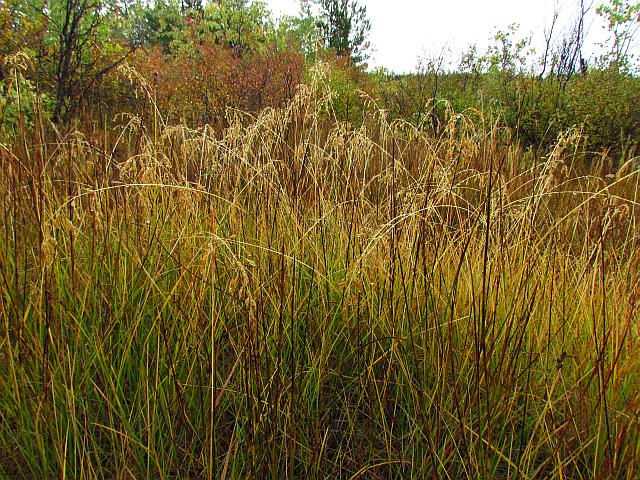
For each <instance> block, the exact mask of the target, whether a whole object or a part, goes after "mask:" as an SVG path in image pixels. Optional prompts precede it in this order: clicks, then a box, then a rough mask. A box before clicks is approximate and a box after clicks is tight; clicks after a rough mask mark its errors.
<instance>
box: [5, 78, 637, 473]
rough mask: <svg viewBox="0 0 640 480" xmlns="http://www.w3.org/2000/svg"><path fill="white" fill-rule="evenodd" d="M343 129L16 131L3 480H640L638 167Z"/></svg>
mask: <svg viewBox="0 0 640 480" xmlns="http://www.w3.org/2000/svg"><path fill="white" fill-rule="evenodd" d="M331 105H332V103H331V95H330V93H329V92H327V91H325V90H323V88H322V86H321V83H314V82H311V83H310V84H308V85H303V86H301V87H300V89H299V90H298V93H297V94H296V96H295V97H294V98H293V100H292V101H290V102H289V103H288V104H287V105H286V106H285V107H283V108H279V109H273V108H267V109H265V110H262V111H261V112H260V113H256V114H247V113H242V112H240V111H237V110H229V111H228V118H227V126H226V127H225V128H224V129H223V130H221V131H216V130H214V129H213V128H211V127H209V126H204V127H201V128H189V127H187V126H184V125H169V124H165V122H164V121H163V119H162V117H161V116H160V115H159V112H157V111H155V110H150V111H149V112H148V114H147V115H141V116H133V115H129V116H125V115H122V116H119V117H117V122H115V123H113V120H112V119H110V118H108V117H107V116H106V115H105V117H104V118H102V119H101V120H99V121H95V122H94V123H90V122H88V123H84V124H82V127H79V128H78V129H76V130H71V131H69V132H62V131H60V132H57V131H56V129H55V128H53V127H52V125H50V124H48V123H47V121H46V120H45V119H44V118H40V117H38V116H37V115H36V117H35V119H34V120H33V122H32V124H31V125H30V126H29V125H26V123H24V122H22V123H20V122H18V123H19V125H20V128H19V131H18V132H17V134H16V135H14V136H11V137H6V138H5V139H4V141H3V143H2V145H0V169H1V172H0V195H1V198H2V202H1V207H0V236H1V238H2V239H1V241H0V319H1V322H0V476H1V477H3V478H78V479H83V478H87V479H94V478H116V479H132V478H157V479H169V478H220V479H235V478H272V479H279V478H311V479H314V478H318V479H319V478H346V479H357V478H363V479H364V478H368V479H386V478H442V479H446V478H451V479H459V478H486V479H506V478H536V479H543V478H567V479H569V478H570V479H587V478H621V479H633V478H638V476H639V475H640V457H639V449H640V438H639V434H640V416H639V415H640V412H639V408H640V390H639V388H638V385H639V382H640V379H639V378H638V372H639V371H640V357H639V356H638V354H637V352H638V350H637V348H638V347H639V342H640V338H639V337H640V314H639V313H638V312H639V311H640V310H639V309H638V306H639V302H640V254H638V248H639V243H638V242H639V241H640V228H639V225H638V222H639V221H640V203H639V202H640V197H639V187H640V183H639V182H640V170H639V162H638V157H635V156H633V154H631V153H625V152H622V154H621V155H622V157H618V158H612V157H611V156H609V155H607V153H606V152H605V153H595V152H590V151H587V150H586V149H585V146H584V145H585V137H584V135H583V133H582V132H581V130H580V129H579V128H576V129H572V130H569V131H567V132H565V133H564V134H562V135H561V136H559V138H558V139H557V141H556V142H555V144H554V145H552V146H551V147H550V148H548V149H547V150H546V151H538V150H536V149H531V148H525V147H523V146H521V145H520V144H519V143H518V142H517V141H514V140H512V138H511V136H510V133H509V131H508V129H506V128H505V127H503V126H502V125H501V124H500V122H499V121H494V120H486V119H485V118H484V117H483V115H482V114H481V113H480V112H466V113H462V114H454V113H452V112H449V113H448V114H447V116H446V121H445V122H443V123H442V124H441V125H439V127H438V128H437V129H434V128H427V127H416V126H413V125H411V124H409V123H407V122H403V121H391V120H390V119H389V118H388V117H387V116H386V114H385V112H384V111H383V110H375V111H373V112H372V113H371V114H369V115H367V116H366V117H365V120H364V121H363V122H362V125H361V126H358V127H351V126H349V125H348V124H346V123H342V122H339V121H337V120H336V119H335V118H333V117H332V114H331V111H332V110H331V109H332V106H331Z"/></svg>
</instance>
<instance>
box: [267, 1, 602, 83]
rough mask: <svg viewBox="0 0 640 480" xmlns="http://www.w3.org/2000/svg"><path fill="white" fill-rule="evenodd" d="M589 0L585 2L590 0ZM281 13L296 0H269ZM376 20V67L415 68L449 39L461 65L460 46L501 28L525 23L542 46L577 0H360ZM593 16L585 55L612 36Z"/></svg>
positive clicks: (482, 41) (291, 10)
mask: <svg viewBox="0 0 640 480" xmlns="http://www.w3.org/2000/svg"><path fill="white" fill-rule="evenodd" d="M590 1H591V0H587V1H586V2H585V3H587V4H588V3H589V2H590ZM266 2H267V4H268V5H269V7H270V8H271V10H272V11H273V12H274V13H275V14H276V17H278V16H280V15H281V14H288V15H296V14H297V13H298V12H299V7H298V1H297V0H266ZM359 2H360V4H362V5H365V6H366V7H367V13H368V16H369V19H370V20H371V33H370V41H371V44H372V47H373V55H372V58H371V59H370V61H369V65H370V66H372V67H377V66H384V67H387V68H389V69H391V70H393V71H396V72H406V71H410V70H413V69H414V68H415V66H416V64H417V59H418V57H420V56H422V55H425V54H426V55H429V54H436V53H439V52H440V50H441V49H442V47H443V46H444V45H446V46H448V47H449V49H450V50H451V51H452V52H453V53H452V54H451V56H452V58H451V59H452V61H453V63H454V65H457V63H458V60H459V57H460V52H461V51H462V50H465V49H466V47H467V46H469V45H470V44H472V43H476V44H477V45H478V50H479V52H484V50H485V49H486V47H487V45H488V43H489V39H490V37H492V36H493V34H494V33H495V31H496V29H502V30H506V28H507V27H508V26H509V25H510V24H512V23H518V24H520V32H521V34H522V36H525V35H526V36H529V35H531V34H533V45H534V47H535V48H536V50H537V51H538V52H539V51H540V50H542V45H543V44H544V43H543V39H544V37H543V31H544V28H545V26H549V25H550V23H551V20H552V16H553V12H554V5H557V6H558V8H559V10H560V12H561V15H560V18H559V23H558V24H559V25H565V26H566V25H568V24H570V23H571V21H572V18H573V12H575V11H576V5H577V0H528V1H527V0H359ZM593 3H594V7H593V9H592V12H591V15H590V16H589V18H588V22H587V28H588V35H587V42H586V45H585V48H584V53H585V56H587V57H589V56H590V55H591V54H592V53H595V52H597V51H599V49H598V48H597V47H596V44H598V43H599V42H602V41H603V40H604V39H606V38H607V32H606V29H604V28H603V26H604V22H603V21H602V19H600V17H598V16H597V15H596V14H595V5H597V4H599V3H602V0H594V2H593Z"/></svg>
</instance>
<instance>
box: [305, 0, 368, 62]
mask: <svg viewBox="0 0 640 480" xmlns="http://www.w3.org/2000/svg"><path fill="white" fill-rule="evenodd" d="M310 2H313V3H314V4H315V5H316V6H317V7H318V8H319V10H320V13H319V18H318V23H319V27H320V30H321V32H322V39H323V41H324V46H325V47H326V48H331V49H334V50H335V52H336V54H337V55H338V56H345V55H350V56H351V59H352V60H353V61H354V63H356V64H357V63H361V62H364V61H365V60H367V58H368V57H369V55H368V49H369V46H370V45H369V41H368V37H369V31H370V30H371V22H370V21H369V19H368V18H367V7H365V6H363V5H359V4H358V2H357V1H356V0H301V5H302V10H303V12H304V11H306V12H307V13H310V10H311V8H310Z"/></svg>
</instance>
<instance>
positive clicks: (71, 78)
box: [48, 0, 135, 123]
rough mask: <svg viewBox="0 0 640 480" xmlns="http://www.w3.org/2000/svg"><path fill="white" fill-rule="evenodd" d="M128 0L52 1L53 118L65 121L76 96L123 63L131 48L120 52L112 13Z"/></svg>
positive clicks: (68, 116) (50, 31)
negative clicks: (53, 48)
mask: <svg viewBox="0 0 640 480" xmlns="http://www.w3.org/2000/svg"><path fill="white" fill-rule="evenodd" d="M128 2H129V3H130V0H111V1H106V0H53V1H51V2H49V7H48V9H49V12H48V13H49V16H50V19H51V21H50V22H49V25H50V29H49V34H50V36H51V38H52V39H53V43H54V44H55V53H54V61H55V67H54V77H55V107H54V112H53V121H54V122H56V123H59V122H65V121H67V120H68V119H69V118H70V117H71V115H72V114H73V113H74V111H75V109H76V108H77V107H78V104H79V101H80V99H82V97H83V96H84V94H85V93H86V92H87V91H88V90H89V89H90V87H91V86H92V85H93V84H94V83H95V82H96V80H98V79H99V78H101V77H102V76H104V75H105V74H106V73H108V72H109V71H110V70H112V69H113V68H114V67H115V66H116V65H118V64H120V63H121V62H123V61H124V60H125V59H126V58H127V57H128V56H129V55H130V54H131V53H133V51H134V50H135V47H133V46H132V47H131V48H129V49H128V50H127V51H124V52H123V51H122V49H121V46H120V44H119V40H121V39H118V38H116V37H115V36H114V35H113V33H114V32H113V28H112V23H113V22H114V21H117V20H119V19H118V14H117V13H116V12H119V11H122V10H123V9H122V6H123V5H126V4H127V3H128Z"/></svg>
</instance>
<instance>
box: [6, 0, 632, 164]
mask: <svg viewBox="0 0 640 480" xmlns="http://www.w3.org/2000/svg"><path fill="white" fill-rule="evenodd" d="M578 3H579V8H578V14H577V16H576V20H575V23H574V24H573V26H572V27H571V28H569V29H565V30H564V31H560V30H559V27H558V26H557V24H558V22H557V18H558V17H557V15H556V16H554V18H553V21H552V23H551V25H550V26H549V27H548V29H547V30H546V31H545V39H546V45H545V49H544V51H543V52H534V51H533V49H532V48H531V40H530V39H527V38H521V37H519V32H518V30H517V28H516V27H513V26H512V27H509V28H508V29H507V30H505V31H501V32H498V33H497V34H496V35H495V38H494V41H493V43H492V45H491V46H490V47H489V49H488V50H487V51H486V52H479V51H477V49H476V48H475V47H471V48H470V49H469V50H468V51H467V52H464V53H462V54H456V53H454V52H448V51H445V50H443V51H441V52H440V53H439V54H437V55H434V56H432V57H428V58H422V59H421V60H420V63H419V65H418V67H417V69H416V71H415V72H414V73H411V74H403V75H397V74H394V73H393V72H389V71H386V70H384V69H378V70H376V71H373V72H371V71H369V72H367V69H366V66H367V64H366V61H367V59H368V54H369V51H370V49H369V42H368V33H369V30H370V22H369V20H368V18H367V12H366V8H365V7H364V6H363V5H360V4H359V3H358V2H357V1H355V0H301V8H300V13H299V15H298V16H293V17H284V18H280V19H276V18H275V17H274V15H273V14H272V12H270V10H269V9H268V6H267V5H266V3H264V2H259V1H248V0H209V1H206V0H205V1H203V0H157V1H154V2H145V1H143V0H49V1H45V0H4V1H3V2H2V3H0V54H1V57H2V61H1V63H0V80H1V81H2V89H1V93H0V115H1V119H2V132H3V134H5V135H11V134H12V132H14V131H15V129H16V128H17V127H18V126H19V124H24V123H28V122H30V121H32V119H33V116H34V111H35V110H38V111H39V112H44V113H46V114H47V115H48V116H49V117H50V119H51V120H52V121H53V123H54V124H56V125H58V128H63V127H66V126H68V125H72V124H73V123H74V122H77V121H82V120H86V119H89V118H104V116H105V115H107V116H108V118H113V116H114V115H115V114H117V113H123V112H129V113H134V114H136V115H149V114H151V113H152V114H153V115H156V114H160V115H161V116H162V117H163V119H164V120H165V121H168V122H171V123H173V122H176V123H177V122H184V123H187V124H189V125H193V126H198V125H203V124H210V125H212V126H214V127H215V128H218V129H221V128H224V126H225V125H226V118H227V114H228V111H229V108H231V109H238V110H242V111H248V112H257V111H260V110H262V109H264V108H266V107H280V106H283V105H284V104H286V102H287V101H288V100H290V99H291V98H293V96H294V95H295V93H296V91H297V88H298V86H299V85H300V84H301V83H303V82H306V81H309V79H310V77H311V76H312V73H311V72H312V68H311V67H312V66H313V65H314V64H316V63H317V61H318V60H319V59H320V60H323V62H324V65H325V70H324V71H325V75H324V76H323V80H322V81H324V82H325V83H326V86H327V89H328V90H329V91H330V92H331V94H332V95H333V96H334V101H333V109H332V111H331V112H327V113H328V114H330V115H331V116H333V117H334V118H335V119H337V120H340V121H346V122H349V123H351V124H352V125H354V126H357V125H358V124H359V123H360V122H361V121H362V119H363V118H364V116H365V115H366V114H367V113H368V112H370V111H372V110H376V109H383V110H385V111H387V112H388V114H389V116H390V117H391V118H392V119H402V120H406V121H409V122H411V123H414V124H416V125H418V126H421V127H424V128H430V129H434V131H436V132H437V131H438V130H441V129H442V128H444V125H446V123H447V122H448V121H449V119H450V113H451V112H463V111H464V112H466V113H467V114H468V113H469V112H476V113H477V115H478V118H482V120H483V121H487V122H491V123H495V122H499V123H500V124H501V125H504V126H505V127H507V129H506V130H507V131H508V132H509V138H510V139H514V138H516V139H517V140H518V141H520V142H522V144H523V145H527V146H532V147H536V148H537V147H541V148H544V147H546V146H548V145H551V144H553V143H554V142H555V140H556V139H557V138H558V135H559V134H560V133H561V132H564V131H566V130H567V129H569V128H573V127H577V128H581V129H582V130H583V133H584V138H585V139H587V140H586V144H585V145H584V148H585V149H588V150H592V151H597V152H601V151H604V150H608V151H610V152H615V153H616V154H617V153H620V152H621V151H623V150H625V151H626V152H627V153H628V151H629V150H630V149H633V148H635V144H636V142H637V139H638V138H639V135H640V113H639V112H640V80H639V79H638V77H637V75H636V72H637V70H636V68H635V63H634V62H635V58H634V57H633V54H632V52H633V45H634V44H633V42H634V34H635V31H636V30H637V27H638V23H639V22H640V16H639V15H640V3H633V2H631V1H630V0H625V1H622V0H608V3H605V4H602V5H600V6H599V7H598V13H599V14H600V15H602V16H603V17H604V18H605V19H606V20H607V22H608V24H609V29H610V32H611V41H610V44H609V45H608V46H607V50H606V51H607V52H608V53H607V54H605V55H602V56H601V57H600V58H598V59H593V60H592V59H588V60H587V58H588V56H587V55H586V54H585V52H583V45H584V38H585V18H586V15H587V13H588V8H587V7H585V5H584V2H582V1H581V0H580V1H579V2H578ZM150 112H151V113H150Z"/></svg>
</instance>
